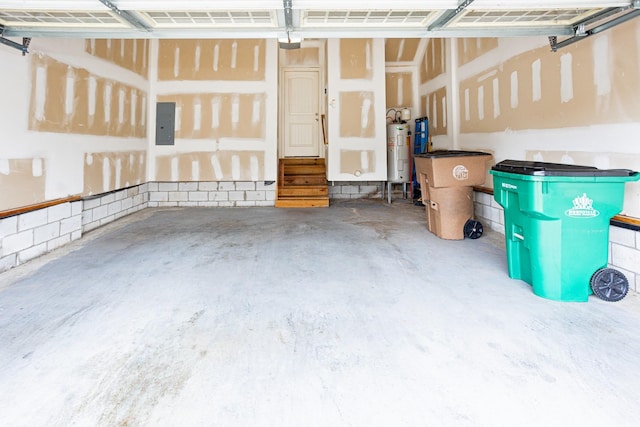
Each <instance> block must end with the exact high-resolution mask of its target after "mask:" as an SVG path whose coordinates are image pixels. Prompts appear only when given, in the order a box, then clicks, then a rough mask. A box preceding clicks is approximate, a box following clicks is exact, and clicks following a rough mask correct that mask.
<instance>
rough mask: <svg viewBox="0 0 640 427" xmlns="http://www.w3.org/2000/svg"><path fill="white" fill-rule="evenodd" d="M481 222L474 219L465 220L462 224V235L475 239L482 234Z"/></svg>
mask: <svg viewBox="0 0 640 427" xmlns="http://www.w3.org/2000/svg"><path fill="white" fill-rule="evenodd" d="M483 231H484V229H483V228H482V223H481V222H480V221H477V220H475V219H470V220H467V222H466V223H465V224H464V235H465V236H466V237H468V238H470V239H477V238H479V237H480V236H482V232H483Z"/></svg>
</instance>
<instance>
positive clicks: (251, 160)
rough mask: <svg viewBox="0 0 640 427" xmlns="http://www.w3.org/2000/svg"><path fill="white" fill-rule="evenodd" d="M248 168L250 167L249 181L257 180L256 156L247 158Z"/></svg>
mask: <svg viewBox="0 0 640 427" xmlns="http://www.w3.org/2000/svg"><path fill="white" fill-rule="evenodd" d="M249 168H250V169H251V181H258V180H259V179H260V163H258V156H255V155H253V156H251V157H250V158H249Z"/></svg>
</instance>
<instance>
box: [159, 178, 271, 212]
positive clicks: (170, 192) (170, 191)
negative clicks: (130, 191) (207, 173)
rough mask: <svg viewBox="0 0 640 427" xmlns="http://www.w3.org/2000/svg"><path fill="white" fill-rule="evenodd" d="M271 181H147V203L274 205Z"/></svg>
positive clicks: (162, 205)
mask: <svg viewBox="0 0 640 427" xmlns="http://www.w3.org/2000/svg"><path fill="white" fill-rule="evenodd" d="M275 199H276V185H275V183H273V182H271V183H264V182H253V181H238V182H233V181H232V182H215V181H213V182H204V181H203V182H150V183H149V207H173V206H185V207H186V206H198V207H251V206H274V204H275Z"/></svg>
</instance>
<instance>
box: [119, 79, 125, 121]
mask: <svg viewBox="0 0 640 427" xmlns="http://www.w3.org/2000/svg"><path fill="white" fill-rule="evenodd" d="M125 96H126V95H125V93H124V88H122V87H121V88H120V90H118V123H120V124H122V123H124V101H125Z"/></svg>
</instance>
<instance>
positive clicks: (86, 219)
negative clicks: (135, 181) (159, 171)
mask: <svg viewBox="0 0 640 427" xmlns="http://www.w3.org/2000/svg"><path fill="white" fill-rule="evenodd" d="M148 186H149V184H141V185H137V186H134V187H129V188H125V189H122V190H117V191H113V192H110V193H104V194H98V195H96V196H94V197H88V198H85V199H83V208H82V232H83V233H84V232H87V231H90V230H93V229H95V228H98V227H101V226H103V225H105V224H108V223H110V222H113V221H115V220H116V219H119V218H122V217H123V216H126V215H129V214H132V213H134V212H137V211H139V210H141V209H144V208H146V207H147V203H148V201H149V187H148Z"/></svg>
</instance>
